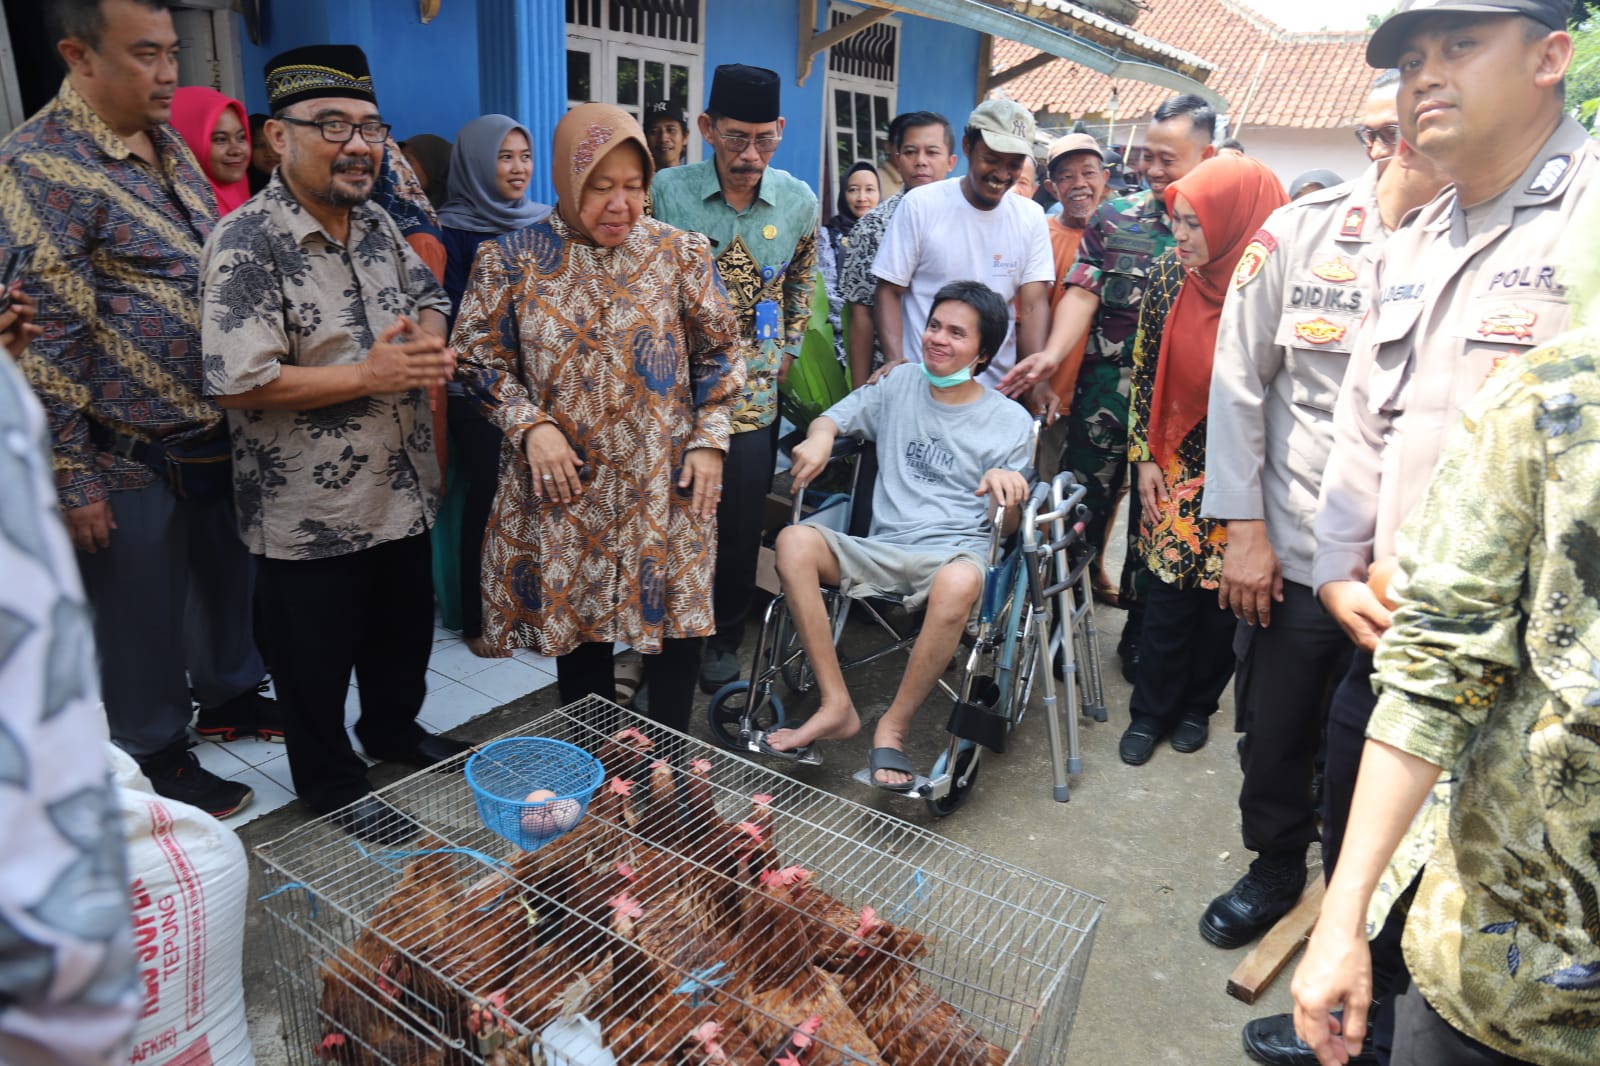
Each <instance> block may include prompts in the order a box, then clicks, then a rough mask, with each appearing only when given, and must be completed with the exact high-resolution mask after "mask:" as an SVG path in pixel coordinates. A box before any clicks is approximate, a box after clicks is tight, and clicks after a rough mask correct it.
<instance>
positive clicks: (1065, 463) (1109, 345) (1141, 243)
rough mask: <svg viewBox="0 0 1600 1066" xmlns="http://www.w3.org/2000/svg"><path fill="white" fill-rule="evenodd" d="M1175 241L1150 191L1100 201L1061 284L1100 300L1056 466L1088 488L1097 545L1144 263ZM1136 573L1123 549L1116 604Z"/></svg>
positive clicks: (1107, 509)
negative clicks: (1059, 464) (1059, 461)
mask: <svg viewBox="0 0 1600 1066" xmlns="http://www.w3.org/2000/svg"><path fill="white" fill-rule="evenodd" d="M1174 243H1175V242H1174V241H1173V237H1172V229H1171V227H1170V226H1168V224H1167V216H1166V211H1165V210H1164V208H1163V207H1162V204H1161V200H1160V198H1158V197H1157V196H1156V195H1155V194H1154V193H1152V192H1148V191H1145V192H1137V193H1134V194H1133V195H1132V196H1124V197H1119V198H1117V199H1115V200H1108V201H1107V202H1106V203H1103V204H1101V205H1100V207H1099V208H1098V209H1097V210H1096V211H1095V213H1094V216H1093V217H1092V218H1090V219H1089V225H1088V226H1087V227H1086V228H1085V230H1084V234H1083V243H1082V244H1080V245H1079V246H1078V261H1077V262H1076V263H1074V264H1073V265H1072V269H1071V270H1070V271H1069V272H1068V273H1067V276H1066V280H1065V282H1064V284H1066V285H1078V286H1081V287H1082V288H1084V289H1086V290H1088V291H1089V292H1092V293H1094V294H1095V295H1096V296H1098V297H1099V298H1100V310H1099V311H1097V312H1096V313H1095V317H1094V325H1093V326H1091V327H1090V329H1089V343H1088V346H1087V347H1086V348H1085V349H1084V355H1083V369H1082V370H1080V371H1079V372H1078V383H1077V387H1076V388H1075V389H1074V390H1073V393H1072V407H1071V412H1070V414H1069V416H1068V424H1067V443H1066V446H1065V447H1063V448H1062V450H1061V468H1062V469H1063V470H1071V471H1072V472H1073V473H1074V475H1076V476H1077V478H1078V480H1079V481H1081V482H1082V483H1083V484H1084V485H1085V486H1087V488H1088V490H1089V494H1088V497H1087V499H1086V502H1087V503H1088V505H1089V510H1090V512H1091V515H1092V517H1091V518H1090V520H1089V527H1088V538H1089V542H1090V543H1091V544H1094V545H1096V546H1097V547H1099V548H1100V549H1101V550H1102V551H1104V550H1105V544H1106V538H1107V536H1108V535H1109V533H1110V531H1109V529H1108V528H1107V524H1108V523H1107V518H1108V516H1109V515H1110V513H1111V507H1112V504H1113V503H1114V502H1115V500H1116V498H1117V497H1118V495H1120V494H1121V492H1122V489H1123V486H1124V484H1125V483H1126V480H1127V476H1128V460H1127V454H1128V392H1129V380H1130V377H1131V375H1132V372H1133V335H1134V332H1135V331H1136V330H1137V329H1138V326H1139V303H1140V301H1141V300H1143V299H1144V294H1145V286H1146V280H1147V277H1148V275H1149V272H1150V269H1151V267H1152V266H1153V265H1154V264H1155V261H1156V259H1158V258H1159V257H1160V256H1161V254H1162V253H1163V252H1165V251H1167V250H1168V249H1170V248H1171V247H1172V246H1173V244H1174ZM1128 503H1129V507H1130V511H1129V514H1128V529H1129V530H1136V529H1137V528H1138V524H1139V523H1138V504H1139V497H1138V493H1136V492H1130V493H1129V494H1128ZM1143 574H1144V570H1143V568H1142V567H1140V566H1139V565H1138V564H1137V560H1136V558H1135V553H1134V552H1132V551H1129V553H1128V562H1126V563H1124V565H1123V568H1122V582H1121V584H1122V589H1121V595H1122V601H1123V603H1124V604H1129V605H1131V604H1134V603H1137V602H1138V601H1139V600H1141V599H1142V595H1141V590H1142V589H1143V587H1144V582H1143V580H1139V581H1138V584H1137V587H1136V586H1135V578H1136V577H1139V578H1141V579H1142V577H1143Z"/></svg>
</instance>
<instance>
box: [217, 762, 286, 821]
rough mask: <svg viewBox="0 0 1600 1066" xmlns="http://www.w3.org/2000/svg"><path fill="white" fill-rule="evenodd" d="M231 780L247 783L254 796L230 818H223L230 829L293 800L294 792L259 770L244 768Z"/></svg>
mask: <svg viewBox="0 0 1600 1066" xmlns="http://www.w3.org/2000/svg"><path fill="white" fill-rule="evenodd" d="M233 780H235V781H237V782H239V783H240V784H242V785H249V786H250V787H251V789H253V790H254V791H255V796H254V797H253V798H252V799H251V800H250V805H249V806H248V807H246V808H245V809H244V810H242V811H240V812H239V813H238V814H235V815H233V816H232V817H231V818H224V819H223V820H222V824H223V825H225V826H228V827H229V828H232V829H238V828H239V827H240V826H242V825H245V824H247V823H249V822H251V821H253V820H254V819H256V818H259V817H261V816H262V815H263V814H270V813H272V812H273V811H275V810H277V809H278V808H279V807H283V806H286V805H287V804H290V803H293V802H294V793H293V792H291V791H289V789H288V788H286V787H284V786H283V785H280V784H278V782H276V781H274V780H273V779H272V778H270V777H268V776H267V775H266V774H264V773H262V772H261V771H260V770H253V769H249V770H245V771H244V772H243V773H241V774H236V775H234V777H233Z"/></svg>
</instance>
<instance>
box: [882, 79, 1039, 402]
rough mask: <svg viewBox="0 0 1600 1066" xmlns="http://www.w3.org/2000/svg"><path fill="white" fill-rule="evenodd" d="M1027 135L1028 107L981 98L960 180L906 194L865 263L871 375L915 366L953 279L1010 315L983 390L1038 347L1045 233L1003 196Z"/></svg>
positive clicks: (1027, 211) (1027, 210) (1024, 203)
mask: <svg viewBox="0 0 1600 1066" xmlns="http://www.w3.org/2000/svg"><path fill="white" fill-rule="evenodd" d="M1033 137H1034V126H1033V115H1032V114H1030V113H1029V112H1028V109H1027V108H1025V107H1023V106H1022V105H1021V104H1018V103H1014V102H1013V101H1011V100H998V99H997V100H985V101H984V102H983V103H982V104H979V105H978V107H977V109H976V110H974V111H973V112H972V114H971V116H970V117H969V118H968V119H967V128H966V130H965V131H964V133H963V134H962V138H961V150H962V152H963V153H964V154H965V156H966V158H967V160H968V164H967V173H966V174H964V175H962V176H961V177H959V178H951V179H949V180H947V181H939V182H934V183H933V184H932V185H925V186H923V187H922V188H920V189H912V190H911V191H910V192H908V193H906V194H905V196H904V197H903V198H902V199H901V201H900V209H899V210H898V211H896V212H895V215H894V218H893V219H891V220H890V222H889V228H888V231H887V232H886V233H885V234H884V236H883V243H882V244H881V245H879V246H878V255H877V258H875V259H874V260H873V261H872V272H873V273H874V274H876V275H877V277H878V291H877V301H876V305H875V307H874V317H875V318H876V320H877V326H878V336H879V338H880V339H881V340H882V342H883V353H884V364H883V369H882V370H880V371H879V372H878V375H877V376H878V377H881V376H882V375H883V374H885V373H887V372H888V371H889V370H891V369H893V368H894V367H895V366H896V365H897V364H899V363H902V362H907V361H910V362H915V363H920V362H921V361H922V341H921V336H922V324H923V323H924V322H926V321H927V320H928V312H929V311H930V310H932V303H933V295H934V293H936V292H938V291H939V290H940V288H942V287H943V286H944V285H946V284H947V283H949V282H952V281H961V280H966V279H971V280H974V281H981V282H983V283H984V284H985V285H987V286H989V287H990V288H991V289H993V290H994V291H995V292H997V293H999V294H1000V297H1001V298H1002V299H1003V300H1005V301H1006V305H1007V307H1008V308H1009V309H1010V319H1011V321H1010V322H1009V323H1008V325H1007V329H1006V339H1005V343H1004V344H1003V345H1001V347H1000V351H999V352H997V353H996V354H995V357H994V359H993V361H992V362H990V364H989V368H988V369H987V370H985V371H984V372H983V381H984V382H985V383H986V384H988V385H998V384H999V383H1000V379H1001V378H1002V377H1003V376H1004V375H1005V372H1006V371H1007V370H1009V369H1010V368H1011V366H1012V365H1013V364H1014V363H1016V361H1017V358H1018V354H1019V352H1020V354H1021V355H1024V356H1026V355H1030V354H1032V353H1033V352H1036V351H1038V350H1039V349H1040V348H1042V347H1044V343H1045V339H1046V338H1047V336H1048V335H1049V331H1050V286H1051V285H1052V284H1054V282H1055V277H1056V275H1055V265H1054V262H1053V261H1052V259H1051V256H1050V230H1049V228H1048V227H1047V226H1046V224H1045V217H1044V211H1043V210H1041V209H1040V207H1039V205H1038V204H1036V203H1034V202H1033V201H1032V200H1026V199H1023V198H1022V197H1020V196H1007V195H1006V193H1007V191H1009V190H1010V188H1011V187H1012V186H1013V185H1014V184H1016V181H1017V176H1018V175H1019V174H1020V173H1021V171H1022V168H1023V166H1024V161H1025V160H1026V159H1028V158H1029V157H1030V156H1031V155H1032V153H1033ZM1019 311H1020V313H1021V315H1020V317H1021V320H1022V327H1021V329H1020V330H1019V329H1018V328H1017V326H1016V322H1017V318H1018V312H1019ZM1019 333H1020V336H1019V335H1018V334H1019Z"/></svg>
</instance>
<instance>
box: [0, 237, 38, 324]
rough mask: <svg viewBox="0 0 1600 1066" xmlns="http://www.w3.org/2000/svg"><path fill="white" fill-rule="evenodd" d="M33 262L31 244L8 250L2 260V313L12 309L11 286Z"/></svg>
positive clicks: (0, 309)
mask: <svg viewBox="0 0 1600 1066" xmlns="http://www.w3.org/2000/svg"><path fill="white" fill-rule="evenodd" d="M31 262H33V245H31V244H24V245H23V246H22V247H20V248H12V249H10V250H8V251H7V252H6V255H5V259H4V260H3V262H0V314H4V313H5V312H7V311H9V310H10V309H11V286H12V285H14V284H16V283H17V281H18V280H20V279H21V278H22V276H23V275H24V274H26V273H27V272H28V264H29V263H31Z"/></svg>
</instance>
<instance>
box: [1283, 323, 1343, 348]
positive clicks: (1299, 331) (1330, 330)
mask: <svg viewBox="0 0 1600 1066" xmlns="http://www.w3.org/2000/svg"><path fill="white" fill-rule="evenodd" d="M1347 332H1349V330H1348V329H1347V328H1346V327H1345V326H1341V325H1339V324H1338V323H1337V322H1330V321H1329V320H1328V319H1326V318H1322V317H1320V316H1319V317H1317V318H1313V319H1310V320H1308V321H1305V322H1296V323H1295V325H1294V335H1295V336H1296V337H1298V338H1299V339H1300V340H1303V341H1305V342H1306V343H1307V344H1315V345H1317V346H1318V347H1321V346H1322V345H1324V344H1332V343H1333V342H1335V341H1340V340H1344V335H1345V334H1346V333H1347Z"/></svg>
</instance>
